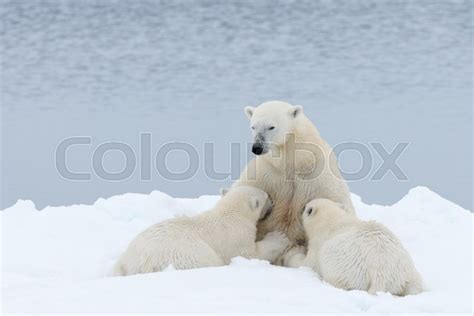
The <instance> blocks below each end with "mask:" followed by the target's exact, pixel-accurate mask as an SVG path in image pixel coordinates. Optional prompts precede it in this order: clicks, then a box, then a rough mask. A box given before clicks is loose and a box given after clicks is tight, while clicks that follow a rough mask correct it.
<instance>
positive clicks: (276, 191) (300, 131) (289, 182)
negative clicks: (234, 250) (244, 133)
mask: <svg viewBox="0 0 474 316" xmlns="http://www.w3.org/2000/svg"><path fill="white" fill-rule="evenodd" d="M245 113H246V114H247V116H248V118H249V119H250V126H251V129H252V133H253V137H254V144H253V146H252V152H253V153H254V154H255V155H257V157H255V158H254V159H253V160H251V161H250V162H249V163H248V164H247V167H246V168H245V169H244V171H243V172H242V174H241V175H240V179H239V180H238V181H236V182H235V183H234V184H233V186H239V185H247V186H254V187H256V188H259V189H261V190H263V191H265V192H267V193H268V195H269V196H270V198H271V199H272V201H273V202H274V207H273V212H272V214H270V216H269V217H268V218H267V219H265V220H264V221H261V222H259V225H258V238H259V239H260V238H262V237H263V236H264V235H265V234H266V233H268V232H270V231H273V230H279V231H283V232H285V233H286V234H287V236H288V238H289V239H290V240H291V241H292V242H293V243H296V242H297V243H299V244H301V243H304V238H305V234H304V230H303V226H302V224H301V217H300V210H301V209H302V208H303V207H304V205H305V204H306V203H308V202H309V201H311V200H313V199H315V198H328V199H331V200H334V201H337V202H339V203H342V204H344V206H345V209H346V210H347V212H349V213H354V207H353V206H352V201H351V198H350V194H349V188H348V186H347V184H346V183H345V181H344V179H343V178H342V177H341V174H340V172H339V169H338V164H337V160H336V156H335V155H334V153H333V151H332V150H331V147H330V146H329V145H328V144H327V143H326V142H325V141H324V140H323V139H322V138H321V136H320V135H319V133H318V131H317V129H316V127H315V126H314V125H313V124H312V123H311V121H310V120H309V119H308V118H307V117H306V116H305V115H304V113H303V108H302V107H301V106H299V105H297V106H292V105H290V104H288V103H285V102H281V101H270V102H266V103H263V104H261V105H260V106H258V107H256V108H254V107H251V106H248V107H246V108H245Z"/></svg>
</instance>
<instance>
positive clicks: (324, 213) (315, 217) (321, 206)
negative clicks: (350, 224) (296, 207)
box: [302, 199, 349, 232]
mask: <svg viewBox="0 0 474 316" xmlns="http://www.w3.org/2000/svg"><path fill="white" fill-rule="evenodd" d="M348 215H349V214H348V213H347V212H346V210H345V209H344V205H342V204H341V203H337V202H334V201H332V200H328V199H314V200H312V201H310V202H308V203H307V204H306V205H305V207H304V208H303V210H302V217H303V226H304V228H305V230H306V231H307V232H308V231H311V227H314V226H315V225H317V224H327V223H329V222H331V221H333V220H337V219H341V218H344V217H345V216H348Z"/></svg>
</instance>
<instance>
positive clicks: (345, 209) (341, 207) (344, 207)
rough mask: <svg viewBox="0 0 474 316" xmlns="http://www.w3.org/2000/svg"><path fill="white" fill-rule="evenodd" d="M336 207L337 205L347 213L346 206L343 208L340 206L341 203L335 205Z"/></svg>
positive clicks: (342, 205)
mask: <svg viewBox="0 0 474 316" xmlns="http://www.w3.org/2000/svg"><path fill="white" fill-rule="evenodd" d="M336 205H337V206H338V207H339V208H341V209H343V210H344V211H346V212H347V210H346V206H345V205H344V204H342V203H336Z"/></svg>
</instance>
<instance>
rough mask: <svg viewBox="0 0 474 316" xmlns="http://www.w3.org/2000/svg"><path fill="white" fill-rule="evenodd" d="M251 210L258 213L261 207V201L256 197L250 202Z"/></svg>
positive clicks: (251, 198) (252, 197)
mask: <svg viewBox="0 0 474 316" xmlns="http://www.w3.org/2000/svg"><path fill="white" fill-rule="evenodd" d="M249 203H250V208H251V209H252V210H254V211H258V207H259V206H260V201H259V200H258V197H256V196H251V197H250V200H249Z"/></svg>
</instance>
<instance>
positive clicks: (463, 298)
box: [0, 187, 473, 313]
mask: <svg viewBox="0 0 474 316" xmlns="http://www.w3.org/2000/svg"><path fill="white" fill-rule="evenodd" d="M218 198H219V197H218V196H201V197H200V198H197V199H180V198H172V197H170V196H168V195H166V194H164V193H161V192H157V191H154V192H152V193H150V194H149V195H144V194H132V193H128V194H124V195H121V196H114V197H111V198H108V199H99V200H98V201H97V202H96V203H94V205H72V206H63V207H46V208H44V209H42V210H41V211H38V210H37V209H36V208H35V205H34V203H33V202H31V201H18V202H17V203H16V204H15V205H14V206H12V207H10V208H8V209H6V210H4V211H3V212H1V216H0V219H1V224H2V238H3V240H2V282H1V284H2V301H3V307H2V308H3V311H4V312H9V313H21V312H42V313H52V312H62V313H77V312H79V313H87V312H95V313H105V312H135V313H140V312H141V313H144V312H287V313H290V312H291V313H296V312H362V311H369V312H406V313H414V312H426V313H432V312H435V313H447V312H463V313H470V312H471V309H472V306H471V298H472V257H471V254H472V223H473V215H472V213H470V212H469V211H468V210H465V209H463V208H461V207H460V206H458V205H456V204H454V203H452V202H450V201H448V200H445V199H443V198H442V197H440V196H439V195H437V194H436V193H434V192H432V191H430V190H429V189H427V188H424V187H417V188H414V189H412V190H410V192H409V193H408V194H407V195H406V196H405V197H404V198H403V199H401V200H400V201H399V202H398V203H396V204H394V205H392V206H380V205H365V204H364V203H363V202H362V201H361V199H360V198H359V197H358V196H356V195H353V201H354V204H355V206H356V209H357V212H358V214H359V216H360V217H361V218H362V219H367V220H368V219H374V220H377V221H379V222H381V223H383V224H385V225H386V226H388V227H389V228H390V229H391V230H392V231H393V232H394V233H395V234H397V236H398V237H399V238H400V239H401V240H402V242H403V244H404V245H405V247H406V248H407V249H408V251H409V252H410V253H411V255H412V257H413V259H414V261H415V264H416V266H417V268H418V270H419V271H420V273H421V274H422V276H423V277H424V281H425V283H426V287H427V290H426V292H424V293H422V294H420V295H416V296H408V297H394V296H392V295H389V294H379V295H377V296H370V295H368V294H367V293H365V292H361V291H349V292H348V291H343V290H340V289H337V288H334V287H332V286H330V285H328V284H326V283H324V282H321V281H319V280H318V279H317V278H316V277H315V274H314V273H313V272H312V271H311V270H310V269H308V268H301V269H290V268H284V267H278V266H272V265H270V264H269V263H268V262H264V261H259V260H246V259H243V258H235V259H234V260H233V261H232V263H231V264H230V265H229V266H225V267H219V268H204V269H195V270H187V271H176V270H173V269H168V270H166V271H164V272H159V273H153V274H146V275H137V276H129V277H109V276H107V274H108V273H109V271H110V269H111V267H112V265H113V263H114V261H115V260H116V259H117V257H118V256H119V254H120V253H121V252H122V251H123V250H124V249H125V247H126V246H127V244H128V242H129V241H130V240H131V239H132V238H133V237H134V236H135V235H136V234H137V233H139V232H140V231H141V230H143V229H144V228H146V227H148V226H149V225H151V224H153V223H156V222H159V221H162V220H165V219H168V218H171V217H173V216H177V215H182V214H186V215H194V214H197V213H199V212H201V211H203V210H205V209H207V208H209V207H211V206H212V205H213V204H214V203H215V202H216V201H217V199H218Z"/></svg>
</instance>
